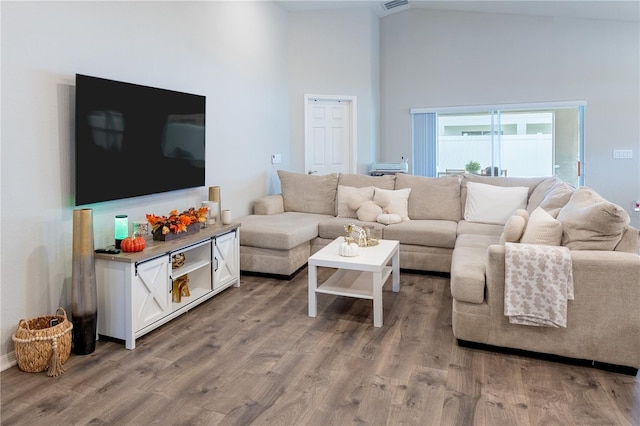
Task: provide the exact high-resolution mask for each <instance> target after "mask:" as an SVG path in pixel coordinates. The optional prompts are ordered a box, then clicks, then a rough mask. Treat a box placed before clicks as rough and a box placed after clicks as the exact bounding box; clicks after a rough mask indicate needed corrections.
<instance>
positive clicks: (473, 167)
mask: <svg viewBox="0 0 640 426" xmlns="http://www.w3.org/2000/svg"><path fill="white" fill-rule="evenodd" d="M464 170H465V171H466V172H468V173H478V172H479V171H480V163H478V162H477V161H469V162H468V163H467V164H465V165H464Z"/></svg>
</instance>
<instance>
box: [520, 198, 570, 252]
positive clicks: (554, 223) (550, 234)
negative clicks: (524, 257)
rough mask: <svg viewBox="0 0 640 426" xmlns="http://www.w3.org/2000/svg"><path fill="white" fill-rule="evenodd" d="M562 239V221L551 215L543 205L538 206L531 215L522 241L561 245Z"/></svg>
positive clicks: (525, 242)
mask: <svg viewBox="0 0 640 426" xmlns="http://www.w3.org/2000/svg"><path fill="white" fill-rule="evenodd" d="M561 241H562V223H560V221H559V220H556V219H554V218H553V216H551V215H550V214H549V213H547V211H546V210H545V209H543V208H542V207H536V209H535V210H534V211H532V212H531V216H529V221H528V222H527V227H526V229H525V230H524V234H522V238H521V239H520V242H521V243H523V244H540V245H545V246H559V245H560V242H561Z"/></svg>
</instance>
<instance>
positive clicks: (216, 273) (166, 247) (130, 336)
mask: <svg viewBox="0 0 640 426" xmlns="http://www.w3.org/2000/svg"><path fill="white" fill-rule="evenodd" d="M181 259H184V260H183V261H182V260H181ZM177 260H179V261H177ZM95 264H96V284H97V287H98V334H99V335H100V336H103V337H110V338H114V339H119V340H123V341H124V342H125V347H126V348H127V349H135V345H136V339H137V338H138V337H140V336H143V335H144V334H146V333H148V332H150V331H152V330H154V329H156V328H158V327H160V326H161V325H163V324H165V323H167V322H168V321H171V320H172V319H173V318H175V317H177V316H178V315H181V314H183V313H184V312H187V311H188V310H189V309H191V308H193V307H194V306H197V305H198V304H200V303H203V302H205V301H207V300H209V299H210V298H212V297H213V296H215V295H216V294H218V293H219V292H221V291H223V290H225V289H227V288H229V287H231V286H235V287H239V286H240V229H239V224H229V225H218V224H217V225H214V226H209V227H208V228H204V229H202V230H200V232H198V233H196V234H193V235H188V236H185V237H182V238H178V239H176V240H173V241H147V247H146V248H145V249H144V250H143V251H142V252H138V253H120V254H117V255H114V254H105V253H96V255H95ZM185 283H186V288H185Z"/></svg>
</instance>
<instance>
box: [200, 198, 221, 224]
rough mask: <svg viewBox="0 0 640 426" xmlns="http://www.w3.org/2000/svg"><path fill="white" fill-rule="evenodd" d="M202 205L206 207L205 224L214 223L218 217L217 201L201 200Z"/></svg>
mask: <svg viewBox="0 0 640 426" xmlns="http://www.w3.org/2000/svg"><path fill="white" fill-rule="evenodd" d="M202 207H206V208H207V212H208V213H207V221H206V222H205V223H206V224H207V225H214V224H215V223H216V219H217V218H218V202H217V201H203V202H202Z"/></svg>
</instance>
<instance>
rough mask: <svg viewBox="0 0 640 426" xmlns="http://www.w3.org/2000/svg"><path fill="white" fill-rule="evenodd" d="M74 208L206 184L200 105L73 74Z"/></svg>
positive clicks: (168, 93) (180, 96)
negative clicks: (74, 102) (74, 76)
mask: <svg viewBox="0 0 640 426" xmlns="http://www.w3.org/2000/svg"><path fill="white" fill-rule="evenodd" d="M75 136H76V175H75V181H76V193H75V198H76V205H83V204H89V203H96V202H101V201H109V200H117V199H121V198H128V197H135V196H139V195H148V194H155V193H159V192H166V191H173V190H177V189H185V188H193V187H199V186H204V184H205V97H204V96H200V95H194V94H189V93H182V92H177V91H172V90H166V89H160V88H154V87H148V86H142V85H138V84H131V83H124V82H119V81H114V80H108V79H104V78H98V77H91V76H87V75H82V74H76V135H75Z"/></svg>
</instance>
